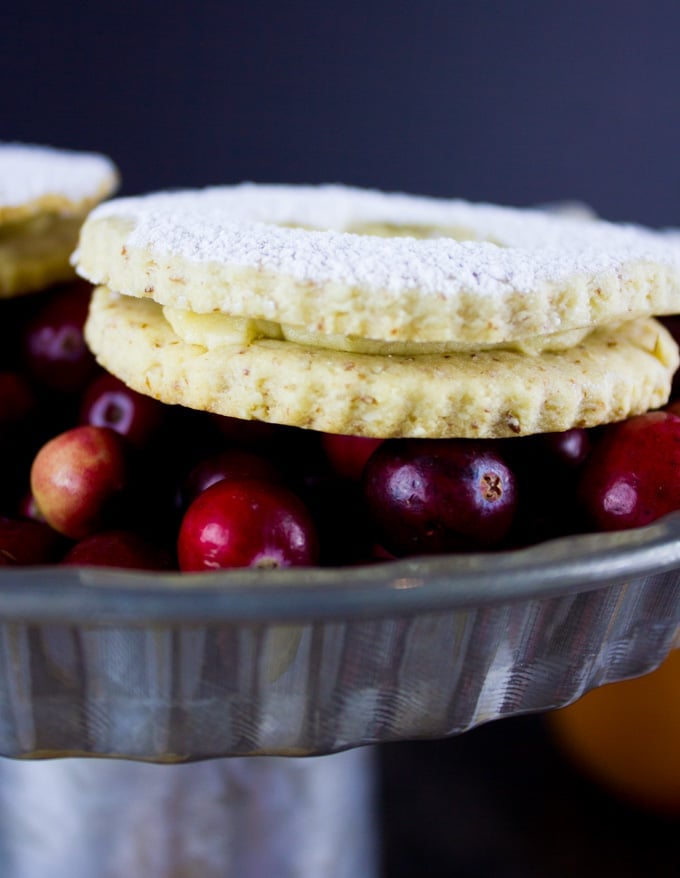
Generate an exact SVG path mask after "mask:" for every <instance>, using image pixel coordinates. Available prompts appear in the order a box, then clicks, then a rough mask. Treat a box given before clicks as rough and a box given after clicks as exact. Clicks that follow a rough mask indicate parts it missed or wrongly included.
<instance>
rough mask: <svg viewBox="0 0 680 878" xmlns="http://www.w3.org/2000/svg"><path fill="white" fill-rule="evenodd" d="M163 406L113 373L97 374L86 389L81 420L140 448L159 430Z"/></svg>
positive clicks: (81, 409)
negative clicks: (119, 435)
mask: <svg viewBox="0 0 680 878" xmlns="http://www.w3.org/2000/svg"><path fill="white" fill-rule="evenodd" d="M165 409H166V407H165V406H164V405H163V403H161V402H159V401H158V400H156V399H153V397H151V396H145V395H144V394H143V393H137V391H136V390H133V389H132V388H131V387H128V386H127V385H126V384H124V383H123V382H122V381H121V380H120V379H119V378H116V377H115V375H109V374H108V373H107V372H105V373H103V374H102V375H99V376H97V377H96V378H95V379H94V380H93V381H91V382H90V384H89V385H88V386H87V388H86V389H85V393H84V395H83V399H82V403H81V407H80V423H81V424H92V426H95V427H110V428H111V429H112V430H115V431H116V433H120V434H121V436H125V437H126V438H127V439H128V440H129V441H130V443H131V444H132V445H134V446H135V447H137V448H142V447H143V446H144V445H146V444H147V443H148V442H149V440H150V439H151V438H152V437H153V436H154V435H155V434H156V433H158V432H159V430H160V428H161V426H162V424H163V420H164V415H165Z"/></svg>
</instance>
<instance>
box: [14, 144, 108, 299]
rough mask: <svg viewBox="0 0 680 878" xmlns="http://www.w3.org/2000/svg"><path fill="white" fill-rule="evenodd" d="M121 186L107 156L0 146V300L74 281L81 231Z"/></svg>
mask: <svg viewBox="0 0 680 878" xmlns="http://www.w3.org/2000/svg"><path fill="white" fill-rule="evenodd" d="M117 182H118V174H117V171H116V169H115V167H114V165H113V163H112V162H111V161H110V160H109V159H108V158H106V157H105V156H102V155H97V154H95V153H85V152H69V151H66V150H57V149H52V148H50V147H43V146H31V145H26V144H16V143H0V297H2V298H8V297H11V296H16V295H19V294H23V293H30V292H35V291H38V290H42V289H45V288H46V287H49V286H51V285H52V284H56V283H61V282H63V281H67V280H70V279H72V278H73V277H74V271H73V267H72V266H71V264H70V261H69V257H70V255H71V253H72V252H73V249H74V247H75V246H76V243H77V240H78V232H79V231H80V226H81V225H82V222H83V220H84V219H85V216H86V215H87V213H88V211H89V210H91V208H92V207H94V205H95V204H97V203H98V202H99V201H101V200H102V198H105V197H106V196H107V195H109V194H110V193H111V192H112V191H113V190H114V189H115V187H116V185H117Z"/></svg>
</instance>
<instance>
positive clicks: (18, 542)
mask: <svg viewBox="0 0 680 878" xmlns="http://www.w3.org/2000/svg"><path fill="white" fill-rule="evenodd" d="M62 551H63V539H62V537H61V536H60V535H59V534H58V533H57V532H56V531H55V530H53V529H52V528H51V527H49V526H48V525H47V524H45V523H44V522H40V521H31V520H29V519H21V518H7V517H0V553H1V554H2V555H3V556H4V557H5V560H6V561H7V562H8V563H11V564H18V565H28V564H52V563H54V562H55V561H56V560H57V559H58V557H59V556H60V555H61V553H62Z"/></svg>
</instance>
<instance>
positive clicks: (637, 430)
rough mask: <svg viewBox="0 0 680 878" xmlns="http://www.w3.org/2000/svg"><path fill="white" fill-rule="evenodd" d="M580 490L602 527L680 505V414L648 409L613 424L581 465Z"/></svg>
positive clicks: (646, 518)
mask: <svg viewBox="0 0 680 878" xmlns="http://www.w3.org/2000/svg"><path fill="white" fill-rule="evenodd" d="M578 496H579V499H580V502H581V505H582V508H583V509H584V510H585V512H586V514H587V516H588V519H589V521H590V523H591V524H592V525H594V526H595V527H596V528H597V529H598V530H603V531H608V530H622V529H626V528H631V527H640V526H642V525H645V524H649V523H650V522H652V521H654V520H655V519H657V518H660V517H661V516H662V515H665V514H666V513H668V512H672V511H673V510H675V509H680V417H679V416H678V415H675V414H673V413H671V412H662V411H658V412H649V413H648V414H645V415H639V416H638V417H634V418H629V419H628V420H627V421H622V422H621V423H619V424H611V425H609V426H608V427H607V428H606V430H605V431H604V432H603V434H602V437H601V439H600V440H599V442H598V443H597V444H596V445H595V447H594V448H593V450H592V451H591V453H590V455H589V457H588V459H587V460H586V463H585V465H584V467H583V469H582V471H581V475H580V479H579V484H578Z"/></svg>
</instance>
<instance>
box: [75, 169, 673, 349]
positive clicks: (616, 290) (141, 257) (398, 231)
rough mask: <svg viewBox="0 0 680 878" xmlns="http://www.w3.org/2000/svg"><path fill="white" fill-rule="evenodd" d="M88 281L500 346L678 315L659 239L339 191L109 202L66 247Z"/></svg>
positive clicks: (285, 319) (310, 321)
mask: <svg viewBox="0 0 680 878" xmlns="http://www.w3.org/2000/svg"><path fill="white" fill-rule="evenodd" d="M76 259H77V265H78V271H79V272H80V273H81V274H82V275H83V276H84V277H86V278H87V279H89V280H90V281H92V282H93V283H96V284H104V285H106V286H108V287H109V288H110V289H113V290H116V291H119V292H122V293H126V294H128V295H132V296H138V297H149V298H152V299H154V300H155V301H157V302H159V303H161V304H163V305H169V306H172V307H177V308H185V309H188V310H190V311H193V312H197V313H210V312H221V313H226V314H230V315H233V316H239V317H249V318H253V319H257V320H268V321H273V322H276V323H279V324H283V325H290V326H293V327H296V328H297V329H299V330H303V331H307V332H316V333H324V334H329V335H341V336H344V337H349V338H352V337H357V338H360V339H371V340H377V341H387V342H392V341H395V342H403V341H405V342H418V343H431V342H435V343H437V342H447V343H454V344H463V345H497V344H502V345H505V344H508V343H512V342H516V341H520V342H522V341H524V340H534V339H535V338H536V337H542V336H546V335H554V334H560V333H565V332H571V331H572V330H577V329H583V328H592V327H595V326H602V325H606V324H610V323H612V322H617V321H619V322H620V321H628V320H631V319H635V318H637V317H640V316H649V315H661V314H670V313H675V312H677V311H680V249H679V248H678V247H677V245H676V244H675V243H674V242H672V241H671V240H670V238H669V236H664V235H662V234H660V233H656V232H653V231H651V230H647V229H643V228H641V227H637V226H631V225H628V226H624V225H616V224H612V223H607V222H604V221H601V220H595V219H590V218H584V217H573V216H560V215H557V214H549V213H548V212H546V211H540V210H530V209H520V208H507V207H498V206H495V205H485V204H470V203H468V202H465V201H460V200H445V199H434V198H423V197H416V196H410V195H403V194H388V193H381V192H375V191H370V190H369V191H366V190H357V189H352V188H349V187H343V186H318V187H317V186H282V185H278V186H277V185H269V186H267V185H256V184H241V185H238V186H231V187H215V188H211V189H206V190H201V191H185V192H174V193H157V194H153V195H149V196H144V197H138V198H128V199H117V200H115V201H112V202H108V203H107V204H104V205H102V206H100V207H98V208H96V209H95V210H94V212H93V213H92V214H91V215H90V217H89V218H88V221H87V223H86V224H85V226H84V228H83V231H82V235H81V238H80V243H79V249H78V253H77V257H76Z"/></svg>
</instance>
